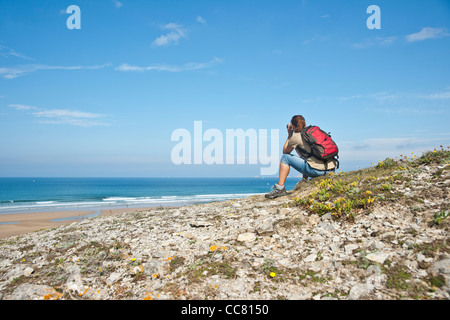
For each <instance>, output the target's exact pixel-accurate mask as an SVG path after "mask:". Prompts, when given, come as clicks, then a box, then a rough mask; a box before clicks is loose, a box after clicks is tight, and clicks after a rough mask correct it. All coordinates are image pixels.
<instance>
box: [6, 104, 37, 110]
mask: <svg viewBox="0 0 450 320" xmlns="http://www.w3.org/2000/svg"><path fill="white" fill-rule="evenodd" d="M8 107H10V108H14V109H16V110H33V109H36V107H33V106H26V105H23V104H10V105H8Z"/></svg>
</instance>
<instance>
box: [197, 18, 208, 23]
mask: <svg viewBox="0 0 450 320" xmlns="http://www.w3.org/2000/svg"><path fill="white" fill-rule="evenodd" d="M197 22H200V23H203V24H205V23H206V21H205V19H203V18H202V17H201V16H198V17H197Z"/></svg>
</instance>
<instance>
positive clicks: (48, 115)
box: [9, 104, 109, 127]
mask: <svg viewBox="0 0 450 320" xmlns="http://www.w3.org/2000/svg"><path fill="white" fill-rule="evenodd" d="M9 107H11V108H14V109H16V110H21V111H27V112H28V114H29V115H31V116H33V117H35V118H39V122H40V123H49V124H68V125H73V126H81V127H92V126H108V125H109V124H108V123H106V122H104V121H102V120H101V118H103V117H105V115H103V114H98V113H91V112H84V111H78V110H68V109H38V108H37V107H34V106H27V105H22V104H10V105H9Z"/></svg>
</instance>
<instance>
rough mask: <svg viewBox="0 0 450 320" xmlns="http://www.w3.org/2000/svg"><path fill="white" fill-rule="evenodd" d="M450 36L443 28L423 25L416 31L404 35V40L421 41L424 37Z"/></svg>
mask: <svg viewBox="0 0 450 320" xmlns="http://www.w3.org/2000/svg"><path fill="white" fill-rule="evenodd" d="M448 36H450V34H449V33H447V30H446V29H444V28H430V27H425V28H422V30H420V31H419V32H417V33H412V34H409V35H407V36H406V40H407V41H409V42H414V41H423V40H426V39H434V38H442V37H448Z"/></svg>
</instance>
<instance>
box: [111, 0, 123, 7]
mask: <svg viewBox="0 0 450 320" xmlns="http://www.w3.org/2000/svg"><path fill="white" fill-rule="evenodd" d="M113 2H114V6H115V7H116V8H120V7H121V6H123V3H122V2H120V1H117V0H113Z"/></svg>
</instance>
